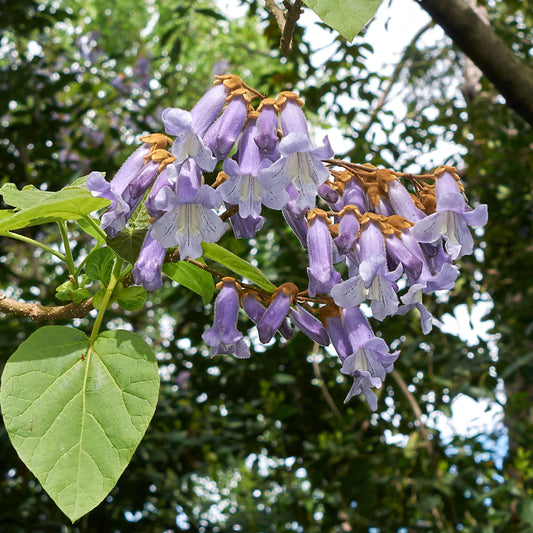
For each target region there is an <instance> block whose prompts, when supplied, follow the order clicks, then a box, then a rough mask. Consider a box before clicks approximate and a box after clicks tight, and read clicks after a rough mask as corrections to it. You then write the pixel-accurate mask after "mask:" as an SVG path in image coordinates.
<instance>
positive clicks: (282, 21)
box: [266, 0, 303, 56]
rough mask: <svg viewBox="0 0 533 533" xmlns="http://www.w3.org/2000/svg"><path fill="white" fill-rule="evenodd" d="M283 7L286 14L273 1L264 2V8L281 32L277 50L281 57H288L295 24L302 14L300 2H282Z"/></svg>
mask: <svg viewBox="0 0 533 533" xmlns="http://www.w3.org/2000/svg"><path fill="white" fill-rule="evenodd" d="M283 5H284V6H285V7H286V8H287V11H286V13H284V12H283V10H282V9H281V8H280V7H279V6H278V5H277V4H276V2H275V1H274V0H266V8H267V10H268V11H270V13H271V14H272V16H273V17H274V19H275V20H276V23H277V24H278V27H279V29H280V31H281V39H280V41H279V50H280V52H281V54H282V55H284V56H289V55H290V54H291V53H292V36H293V34H294V28H295V27H296V22H298V19H299V18H300V15H301V13H302V6H303V2H302V0H294V3H293V4H291V3H290V2H289V0H284V1H283Z"/></svg>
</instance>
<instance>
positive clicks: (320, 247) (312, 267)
mask: <svg viewBox="0 0 533 533" xmlns="http://www.w3.org/2000/svg"><path fill="white" fill-rule="evenodd" d="M307 220H308V222H309V231H308V232H307V248H308V250H309V267H308V268H307V276H308V277H309V289H308V292H309V296H311V298H314V297H315V296H316V294H317V293H319V292H320V293H325V294H328V293H329V291H330V290H331V289H332V288H333V286H334V285H336V284H337V283H339V282H340V281H341V275H340V274H339V273H338V272H337V271H336V270H335V268H334V267H333V239H332V238H331V234H330V232H329V228H328V225H329V224H331V221H330V220H329V219H328V216H327V214H326V213H325V211H322V209H313V210H312V211H309V213H308V214H307Z"/></svg>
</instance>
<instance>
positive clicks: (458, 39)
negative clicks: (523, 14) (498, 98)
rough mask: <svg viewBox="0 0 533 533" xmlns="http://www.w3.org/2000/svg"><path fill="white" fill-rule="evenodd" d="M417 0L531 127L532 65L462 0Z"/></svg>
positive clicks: (532, 115)
mask: <svg viewBox="0 0 533 533" xmlns="http://www.w3.org/2000/svg"><path fill="white" fill-rule="evenodd" d="M418 2H419V4H420V5H421V6H422V8H424V9H425V10H426V11H427V12H428V13H429V14H430V15H431V17H432V18H433V19H434V20H435V22H437V23H438V24H439V25H440V26H442V28H443V30H444V31H445V32H446V33H447V34H448V35H449V36H450V37H451V38H452V40H453V42H454V43H455V44H456V45H457V46H458V47H459V48H460V49H461V50H462V51H463V52H464V53H465V54H466V55H467V56H468V57H469V58H470V59H471V60H472V61H473V62H474V63H475V64H476V65H477V66H478V67H479V68H480V69H481V71H482V72H483V74H484V75H485V76H486V77H487V78H488V79H489V80H490V81H491V82H492V83H493V84H494V86H495V87H496V89H497V90H498V91H499V92H500V93H501V95H502V96H503V97H504V98H505V100H506V101H507V104H508V105H509V107H511V108H512V109H514V110H515V111H516V112H517V113H518V114H520V115H521V116H522V118H523V119H524V120H526V121H527V122H529V124H530V125H531V126H533V98H532V96H531V95H533V68H531V67H530V66H528V65H527V63H525V62H524V61H522V60H520V58H519V57H518V56H517V55H515V53H514V52H513V51H512V49H511V48H510V47H509V46H507V44H506V43H505V41H504V40H503V39H502V38H501V37H500V36H499V35H497V34H496V32H495V31H494V28H493V27H492V26H490V25H489V24H487V23H486V21H484V20H483V19H482V18H481V17H480V16H479V15H478V14H477V13H476V12H475V11H474V10H473V9H472V8H471V7H470V6H469V5H468V4H467V3H466V2H465V1H464V0H418Z"/></svg>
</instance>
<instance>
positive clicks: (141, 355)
mask: <svg viewBox="0 0 533 533" xmlns="http://www.w3.org/2000/svg"><path fill="white" fill-rule="evenodd" d="M158 391H159V376H158V371H157V362H156V359H155V357H154V354H153V352H152V351H151V349H150V348H149V346H148V345H147V344H146V343H145V342H144V340H143V339H142V338H141V337H139V336H138V335H136V334H135V333H132V332H129V331H121V330H119V331H106V332H104V333H102V334H100V335H99V336H98V337H97V338H96V340H95V342H94V345H93V349H92V350H91V351H89V340H88V338H87V337H86V335H85V334H84V333H83V332H81V331H79V330H77V329H73V328H69V327H63V326H46V327H43V328H41V329H39V330H37V331H36V332H35V333H33V334H32V335H31V336H30V337H29V338H28V339H27V340H26V341H25V342H23V343H22V344H21V345H20V347H19V348H18V349H17V351H16V352H15V353H14V354H13V355H12V356H11V358H10V359H9V361H8V362H7V364H6V366H5V369H4V372H3V375H2V385H1V391H0V401H1V405H2V413H3V417H4V423H5V426H6V429H7V431H8V433H9V436H10V438H11V441H12V443H13V445H14V447H15V449H16V450H17V453H18V454H19V456H20V458H21V459H22V460H23V461H24V463H25V464H26V466H27V467H28V468H29V469H30V470H31V471H32V472H33V473H34V474H35V476H36V477H37V479H38V480H39V482H40V483H41V485H42V486H43V488H44V489H45V490H46V492H47V493H48V494H49V495H50V497H51V498H52V499H53V500H54V501H55V502H56V504H57V505H58V506H59V508H60V509H61V510H62V511H63V512H64V513H65V514H66V515H67V516H68V517H69V518H70V519H71V520H72V521H75V520H77V519H78V518H80V517H81V516H83V515H84V514H86V513H87V512H89V511H90V510H91V509H93V508H94V507H96V506H97V505H98V504H99V503H100V502H101V501H102V500H103V499H104V498H105V497H106V495H107V494H108V493H109V491H110V490H111V489H112V488H113V487H114V486H115V484H116V482H117V480H118V478H119V477H120V475H121V474H122V472H123V471H124V469H125V468H126V466H127V465H128V463H129V462H130V460H131V457H132V455H133V452H134V451H135V449H136V448H137V446H138V444H139V442H140V441H141V439H142V437H143V435H144V433H145V431H146V428H147V427H148V424H149V422H150V420H151V418H152V416H153V414H154V410H155V406H156V403H157V397H158Z"/></svg>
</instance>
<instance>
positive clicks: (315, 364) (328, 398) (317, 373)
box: [313, 342, 342, 420]
mask: <svg viewBox="0 0 533 533" xmlns="http://www.w3.org/2000/svg"><path fill="white" fill-rule="evenodd" d="M317 355H318V343H317V342H315V343H314V345H313V372H314V373H315V377H316V379H318V381H319V383H320V390H321V391H322V394H323V396H324V398H325V399H326V402H328V405H329V407H330V409H331V410H332V411H333V414H334V415H335V416H336V417H337V420H342V415H341V413H340V411H339V409H338V407H337V406H336V405H335V402H334V401H333V398H332V397H331V394H330V393H329V391H328V389H327V387H326V384H325V383H324V379H323V378H322V374H321V372H320V367H319V366H318V361H317Z"/></svg>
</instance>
